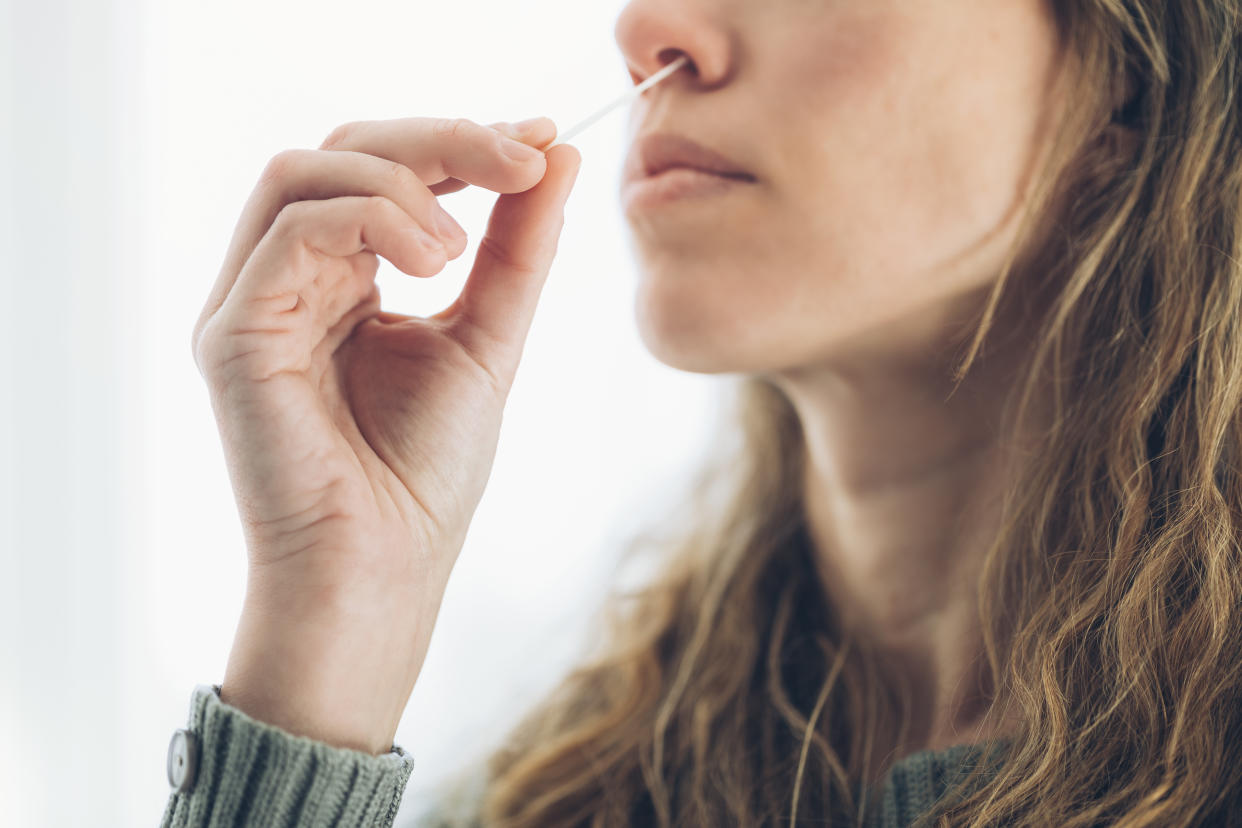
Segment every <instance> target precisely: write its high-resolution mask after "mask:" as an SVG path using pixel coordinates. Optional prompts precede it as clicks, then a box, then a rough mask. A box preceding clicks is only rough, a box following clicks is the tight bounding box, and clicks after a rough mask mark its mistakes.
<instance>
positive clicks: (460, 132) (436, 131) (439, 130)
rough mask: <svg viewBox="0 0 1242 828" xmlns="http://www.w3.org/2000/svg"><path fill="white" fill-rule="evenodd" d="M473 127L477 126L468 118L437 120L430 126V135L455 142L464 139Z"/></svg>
mask: <svg viewBox="0 0 1242 828" xmlns="http://www.w3.org/2000/svg"><path fill="white" fill-rule="evenodd" d="M475 126H477V124H475V123H474V121H471V120H469V119H468V118H438V119H436V121H435V123H433V124H432V125H431V134H432V135H434V136H436V137H437V138H449V139H453V140H456V139H458V138H462V137H464V136H465V135H466V134H467V133H468V132H469V131H470V130H471V129H472V128H473V127H475Z"/></svg>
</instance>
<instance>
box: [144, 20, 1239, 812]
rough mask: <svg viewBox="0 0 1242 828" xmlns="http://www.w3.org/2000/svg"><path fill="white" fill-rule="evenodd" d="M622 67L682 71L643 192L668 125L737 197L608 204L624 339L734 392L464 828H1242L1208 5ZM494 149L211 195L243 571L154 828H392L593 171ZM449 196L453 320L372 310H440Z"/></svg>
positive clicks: (1234, 286) (1222, 52) (708, 28)
mask: <svg viewBox="0 0 1242 828" xmlns="http://www.w3.org/2000/svg"><path fill="white" fill-rule="evenodd" d="M616 34H617V39H618V42H619V44H620V47H621V50H622V52H623V55H624V57H625V59H626V61H627V63H628V65H629V67H630V68H631V70H632V72H633V74H634V77H635V80H641V79H642V78H645V77H648V76H649V75H651V74H652V73H654V72H655V71H657V70H658V69H659V68H660V67H661V66H663V65H665V64H667V63H668V62H670V61H671V60H673V59H674V58H675V57H677V56H679V55H682V54H684V55H686V56H688V57H689V58H690V63H689V64H688V68H687V69H686V71H683V72H679V73H678V74H677V75H675V76H674V77H673V78H671V79H670V80H668V81H666V82H665V83H663V84H662V85H660V86H657V87H655V88H654V89H652V90H651V91H650V92H648V93H646V95H645V96H644V97H643V99H641V100H640V101H639V102H638V103H637V104H636V105H635V113H634V128H635V129H634V131H635V136H636V140H635V154H634V155H633V156H632V158H631V160H630V167H629V170H630V171H631V172H633V173H635V174H641V173H645V172H648V171H650V168H651V167H652V165H655V166H657V167H659V166H662V165H666V164H669V163H674V162H677V161H680V162H681V163H696V162H695V161H694V159H693V158H692V157H691V156H688V155H686V154H684V153H682V154H681V155H678V154H677V153H675V152H674V153H671V154H669V153H668V152H667V150H668V149H669V147H676V146H681V147H682V148H683V149H684V143H683V144H681V145H677V144H675V143H674V142H669V141H668V140H666V141H665V143H663V144H661V139H660V138H652V137H650V136H652V135H655V134H657V133H671V134H673V135H674V136H680V137H682V138H688V139H691V140H693V141H697V142H701V143H702V144H704V145H707V146H709V147H711V148H713V149H715V150H716V151H717V153H719V154H720V156H721V157H720V158H717V160H718V161H720V165H719V166H718V169H724V170H727V171H730V172H732V173H734V174H735V175H734V176H733V177H732V178H731V179H723V178H719V177H704V176H702V175H699V176H697V177H695V175H694V174H691V173H687V172H685V171H683V172H680V173H671V174H668V175H670V178H667V179H665V182H664V183H665V185H668V186H670V187H671V185H672V184H673V183H674V182H673V178H672V176H682V177H684V178H686V179H687V180H693V181H697V182H699V184H702V185H704V186H703V187H702V188H701V189H699V190H698V191H696V192H694V193H690V194H683V195H682V196H681V197H677V198H674V197H670V196H669V192H667V191H666V192H665V196H664V197H663V198H656V197H654V195H653V193H654V192H655V191H656V189H658V188H659V187H660V186H662V185H658V184H653V183H652V182H647V183H646V184H643V185H641V186H639V187H637V188H635V189H632V190H631V189H629V188H628V187H627V189H626V190H625V192H624V193H623V196H624V200H625V213H626V217H627V219H628V221H629V224H630V227H631V230H632V234H633V235H632V237H633V240H634V249H635V251H636V253H637V256H638V259H639V262H640V270H641V272H642V275H643V278H642V280H641V282H640V285H639V294H638V302H637V311H638V313H637V316H638V321H639V326H640V329H641V333H642V336H643V339H644V341H645V342H646V344H647V345H648V347H649V348H650V349H651V351H652V352H653V353H654V354H655V355H656V356H657V357H658V358H660V359H661V360H662V361H664V362H666V363H668V364H670V365H673V366H675V367H678V368H682V369H685V370H688V371H695V372H700V373H719V374H737V375H739V378H740V379H739V384H738V389H739V394H738V414H739V424H740V429H739V430H738V432H739V433H740V434H741V435H742V440H741V447H740V450H739V451H738V453H737V456H728V455H725V456H722V457H721V459H720V463H719V464H718V466H716V467H714V468H712V469H708V470H705V472H704V474H703V477H702V484H701V486H700V488H699V490H698V491H696V492H695V493H693V497H691V498H689V499H688V500H687V503H686V505H685V508H684V509H681V510H679V512H678V513H677V514H676V515H675V517H676V519H677V523H676V524H675V527H674V528H673V529H671V530H670V531H669V532H667V533H666V534H664V535H662V536H661V535H656V534H654V533H653V534H652V535H651V536H650V537H649V538H646V539H644V541H645V542H644V543H642V544H637V545H636V547H637V548H641V549H644V550H647V551H649V552H650V553H652V554H654V555H655V556H656V557H657V558H658V560H659V561H660V562H661V566H662V567H663V568H662V570H661V572H660V575H659V576H658V577H656V578H654V579H653V580H652V581H651V583H650V585H648V586H647V587H646V588H645V589H643V590H641V591H639V592H637V593H634V594H618V595H617V596H616V601H615V603H614V605H613V606H612V607H611V610H610V612H609V613H608V618H609V620H610V627H609V632H610V635H611V638H610V646H609V649H608V651H607V652H606V654H605V655H604V656H602V657H600V658H597V659H595V660H593V661H591V662H590V663H587V664H584V665H583V666H582V667H581V668H580V669H578V670H576V671H575V672H573V673H572V674H571V675H570V676H569V677H567V679H566V680H565V682H564V684H563V685H562V686H561V687H560V688H558V690H557V692H555V693H554V694H553V695H552V697H551V698H549V699H548V700H546V702H545V703H544V704H542V705H541V706H540V707H539V708H538V709H536V710H534V711H531V712H530V713H529V715H528V716H527V717H526V718H525V720H524V721H523V722H522V724H521V726H520V727H519V728H517V730H516V731H515V732H514V733H513V734H511V737H510V738H509V739H508V740H507V741H506V743H505V744H504V745H503V747H502V748H501V749H499V750H497V751H496V752H495V754H494V755H492V756H491V757H489V759H488V762H487V763H486V767H485V768H480V769H479V770H478V771H477V773H476V774H475V776H474V777H473V778H472V779H471V780H469V784H468V785H467V786H466V787H465V788H464V789H463V790H464V792H465V793H463V795H462V797H461V799H462V802H463V804H464V806H465V807H464V819H466V820H467V821H478V822H480V823H481V824H485V825H505V826H570V825H630V824H633V825H646V824H651V825H662V826H665V825H674V824H676V825H776V824H790V825H794V824H808V825H809V824H816V825H822V824H834V825H835V824H840V825H849V824H863V823H868V822H870V823H873V824H885V825H904V824H909V823H914V822H922V823H924V824H936V825H971V826H983V825H1001V824H1003V825H1030V826H1048V825H1064V826H1087V825H1103V824H1108V825H1125V826H1148V825H1160V826H1173V825H1227V824H1235V823H1238V824H1242V816H1238V814H1239V813H1240V812H1242V795H1240V793H1239V792H1240V791H1242V780H1240V775H1242V770H1240V768H1242V704H1240V702H1242V659H1240V657H1239V655H1238V654H1239V652H1242V547H1240V540H1242V539H1240V538H1239V534H1240V531H1242V469H1240V468H1239V463H1240V462H1242V457H1240V456H1239V449H1240V448H1242V417H1239V403H1240V397H1242V160H1240V159H1242V123H1240V119H1239V101H1238V90H1239V83H1240V82H1242V4H1240V3H1239V2H1237V0H1179V2H1177V3H1165V2H1163V0H1127V2H1120V0H998V1H997V2H969V0H924V2H918V3H911V2H903V0H842V2H808V1H807V0H777V2H771V3H740V2H726V1H725V0H715V2H708V0H701V2H690V1H689V0H679V1H678V2H673V0H632V2H631V3H630V4H629V6H628V7H627V8H626V9H625V11H624V13H623V14H622V16H621V18H620V20H619V21H618V25H617V32H616ZM527 126H528V129H527V130H526V131H519V130H518V129H517V128H515V127H512V126H509V125H498V126H496V127H494V128H489V127H483V126H479V125H476V124H472V123H469V122H464V121H436V120H433V119H410V120H403V121H391V122H381V123H358V124H350V125H347V126H346V127H343V128H341V129H338V130H337V131H336V132H334V133H333V135H332V136H331V137H330V138H329V139H328V141H327V142H326V143H325V144H324V146H323V148H322V149H321V150H320V151H302V152H287V153H282V154H281V155H279V156H277V157H276V159H274V160H273V162H272V164H271V165H270V166H269V167H268V169H267V171H266V173H265V175H264V176H263V179H262V180H261V182H260V184H259V186H258V188H257V189H256V190H255V193H254V196H253V197H252V199H251V200H250V202H249V203H248V204H247V205H246V208H245V212H244V213H243V215H242V219H241V222H240V223H239V226H238V230H237V235H236V237H235V239H234V242H233V245H232V247H231V249H230V250H229V253H228V257H227V260H226V263H225V265H224V269H223V271H222V274H221V276H220V278H219V281H218V282H217V284H216V286H215V289H214V291H213V293H212V296H211V298H210V299H209V301H208V303H207V306H206V308H204V311H203V315H202V317H201V318H200V321H199V324H198V325H197V326H196V329H195V332H194V349H195V357H196V360H197V362H198V365H199V367H200V370H201V371H202V372H203V374H204V376H205V378H206V379H207V381H208V383H209V385H210V387H211V390H212V400H213V406H214V408H215V411H216V415H217V418H218V420H219V422H220V428H221V434H222V437H223V439H224V445H225V449H226V452H227V456H228V461H229V468H230V471H231V479H232V483H233V486H234V488H235V490H236V494H237V499H238V503H239V507H240V511H241V514H242V517H243V519H244V523H245V529H246V537H247V541H248V545H249V550H250V562H251V567H250V576H249V582H248V590H247V596H246V602H245V607H244V610H243V614H242V618H241V622H240V624H239V627H238V631H237V637H236V639H235V642H234V647H233V650H232V654H231V656H230V660H229V663H228V667H227V670H226V673H225V676H224V680H223V684H222V685H219V686H217V687H216V688H214V689H215V692H212V688H199V690H198V691H197V692H196V693H195V696H194V708H193V712H192V715H191V727H190V728H189V729H188V732H186V733H183V734H181V736H180V737H179V738H180V741H179V742H178V741H176V740H175V742H174V745H175V747H176V749H175V750H174V752H173V755H172V757H171V758H172V759H174V760H175V761H180V760H182V759H184V760H187V761H191V762H193V761H195V760H197V761H198V763H199V767H198V768H197V772H196V774H194V775H195V776H196V781H193V782H192V783H186V782H185V781H184V778H185V776H186V773H185V772H184V771H183V770H182V769H180V768H178V769H177V774H179V775H180V779H181V781H180V785H181V787H182V788H183V790H178V791H175V792H174V794H173V796H172V798H171V799H170V801H169V807H168V810H167V813H166V815H165V824H166V825H198V824H235V823H236V824H243V823H244V824H319V823H320V822H322V823H323V824H338V823H337V822H336V821H335V820H337V819H340V820H341V822H340V823H339V824H366V825H388V824H390V823H391V821H392V818H393V814H394V813H395V811H396V807H397V804H398V802H399V801H400V797H401V791H402V789H403V787H404V784H405V781H406V779H407V778H408V774H409V772H410V767H411V761H410V759H409V757H408V756H406V754H405V752H404V751H403V750H402V749H401V748H399V747H397V746H395V745H392V743H391V740H392V737H393V734H394V733H395V730H396V726H397V722H398V720H399V717H400V714H401V712H402V710H403V708H404V706H405V703H406V700H407V699H408V697H409V693H410V691H411V690H412V688H413V686H414V682H415V680H416V678H417V676H418V673H419V670H420V668H421V665H422V662H423V657H424V654H425V652H426V649H427V643H428V639H429V637H430V634H431V629H432V626H433V624H434V621H435V617H436V613H437V611H438V608H439V603H440V599H441V596H442V594H443V589H444V585H445V583H446V579H447V578H448V574H449V572H450V570H451V568H452V565H453V562H454V560H455V557H456V554H457V552H458V550H459V549H460V547H461V544H462V541H463V538H464V535H465V532H466V529H467V527H468V525H469V522H470V518H471V515H472V514H473V511H474V509H475V506H476V505H477V503H478V501H479V498H480V496H481V494H482V491H483V488H484V485H485V482H486V480H487V476H488V471H489V469H490V464H491V460H492V456H493V452H494V449H495V444H496V435H497V433H498V428H499V424H500V417H501V410H502V407H503V404H504V399H505V396H506V394H507V392H508V389H509V387H510V384H511V383H512V381H513V377H514V372H515V371H516V368H517V365H518V361H519V357H520V353H521V348H522V342H523V340H524V337H525V335H526V332H527V330H528V327H529V324H530V321H531V318H532V314H533V312H534V308H535V305H536V301H537V299H538V295H539V291H540V289H541V287H542V284H543V279H544V277H545V275H546V273H547V271H548V268H549V265H550V263H551V261H552V257H553V255H554V252H555V246H556V240H557V236H558V233H559V229H560V221H561V216H562V213H561V210H562V206H563V204H564V201H565V199H566V197H567V194H568V192H569V189H570V188H571V187H572V184H573V180H574V177H575V175H576V170H577V165H578V161H579V157H578V155H577V153H576V151H575V150H573V149H572V148H570V147H567V146H566V147H561V146H558V147H556V148H554V149H552V150H549V151H548V152H547V153H546V154H540V153H528V155H529V156H530V157H529V158H527V157H524V156H523V155H522V154H520V153H519V154H515V155H514V156H512V160H510V159H509V157H507V156H505V155H504V154H503V152H502V149H501V144H500V137H501V136H500V135H498V134H497V133H506V134H509V135H511V136H513V137H517V138H520V140H521V141H523V142H525V143H526V144H528V145H530V146H531V147H542V146H546V144H547V143H549V142H550V141H551V140H552V138H553V137H554V135H555V129H554V126H553V125H552V124H551V123H550V122H548V121H547V120H546V119H540V120H536V121H535V122H533V123H532V124H528V125H527ZM661 150H664V151H665V154H664V155H661ZM700 160H701V159H700ZM468 184H476V185H478V186H481V187H487V188H489V189H492V190H495V191H496V192H499V193H504V194H505V195H502V196H501V198H500V199H499V201H498V203H497V206H496V208H495V211H494V213H493V216H492V218H491V222H490V224H489V226H488V234H487V236H486V237H485V238H484V239H483V240H482V242H481V244H480V246H479V258H478V260H477V261H476V262H475V264H474V269H473V271H472V272H471V274H470V277H469V281H468V282H467V284H466V286H465V288H464V290H463V292H462V295H461V296H460V297H459V298H458V300H457V301H456V302H455V303H454V305H453V306H452V307H450V308H449V309H447V310H446V311H444V312H442V313H440V314H437V315H436V316H434V317H431V318H430V319H409V318H406V317H401V316H398V315H396V314H390V313H384V312H382V311H381V310H380V309H379V301H378V295H377V293H376V292H375V291H374V286H373V281H372V280H373V277H374V274H375V269H376V262H377V259H376V254H379V255H382V256H384V257H385V258H387V259H389V260H391V261H392V262H393V263H394V264H395V265H396V266H397V267H399V268H400V269H401V270H403V271H404V272H406V273H409V274H411V275H416V276H430V275H433V274H435V273H437V272H438V271H439V270H440V269H441V268H442V267H443V265H444V263H445V261H446V260H447V259H451V258H454V257H456V256H458V255H460V253H461V252H462V251H463V249H464V247H465V239H464V234H463V233H462V232H461V231H460V229H459V228H457V227H456V226H455V225H454V223H453V222H452V221H451V220H449V219H445V217H444V216H443V215H440V216H439V219H438V221H437V215H436V213H437V211H436V209H435V198H434V196H436V195H440V194H443V193H447V192H452V191H454V190H457V189H460V188H461V187H463V186H466V185H468ZM708 184H710V185H711V186H706V185H708ZM429 236H430V237H431V238H430V240H429V239H428V237H429ZM424 242H426V244H425V246H423V245H422V243H424ZM441 242H442V244H441ZM297 737H304V738H297ZM175 761H174V764H175ZM432 811H433V814H432V816H435V817H437V818H444V819H447V818H448V815H449V810H448V799H447V797H446V798H445V800H444V802H443V803H442V804H437V805H435V807H433V808H432ZM342 815H343V816H342Z"/></svg>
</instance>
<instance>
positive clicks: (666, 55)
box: [656, 49, 699, 77]
mask: <svg viewBox="0 0 1242 828" xmlns="http://www.w3.org/2000/svg"><path fill="white" fill-rule="evenodd" d="M682 55H685V57H686V65H685V66H683V67H682V68H683V69H687V70H689V71H690V72H693V73H694V75H695V77H698V74H699V68H698V66H696V65H695V63H694V60H693V59H692V58H691V57H690V56H689V55H686V53H685V52H683V51H682V50H681V49H665V50H664V51H662V52H660V54H658V55H656V60H658V61H659V62H660V66H661V67H664V66H668V65H669V64H670V63H672V62H673V61H675V60H677V58H679V57H681V56H682Z"/></svg>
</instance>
